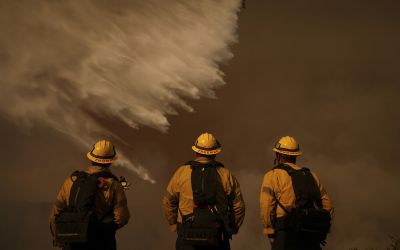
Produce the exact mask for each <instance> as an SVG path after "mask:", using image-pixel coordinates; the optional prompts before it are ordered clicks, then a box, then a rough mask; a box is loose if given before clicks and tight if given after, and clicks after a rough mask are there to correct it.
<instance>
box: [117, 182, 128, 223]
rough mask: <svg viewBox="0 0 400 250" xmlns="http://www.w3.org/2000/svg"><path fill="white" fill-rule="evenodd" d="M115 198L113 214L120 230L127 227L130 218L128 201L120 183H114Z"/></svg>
mask: <svg viewBox="0 0 400 250" xmlns="http://www.w3.org/2000/svg"><path fill="white" fill-rule="evenodd" d="M113 184H114V185H113V186H114V197H113V214H114V221H115V223H116V224H117V227H118V228H121V227H123V226H125V225H126V224H127V223H128V221H129V218H130V214H129V209H128V201H127V199H126V196H125V192H124V188H123V187H122V185H121V183H120V182H119V181H113Z"/></svg>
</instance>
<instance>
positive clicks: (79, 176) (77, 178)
mask: <svg viewBox="0 0 400 250" xmlns="http://www.w3.org/2000/svg"><path fill="white" fill-rule="evenodd" d="M88 176H89V174H88V173H86V172H85V171H75V172H73V173H72V174H71V177H70V178H71V180H72V182H73V184H72V187H71V191H70V193H69V202H68V210H70V211H71V212H72V211H74V209H75V207H74V206H75V200H76V196H77V195H78V190H79V187H80V182H81V181H82V180H83V179H86V178H87V177H88Z"/></svg>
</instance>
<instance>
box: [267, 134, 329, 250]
mask: <svg viewBox="0 0 400 250" xmlns="http://www.w3.org/2000/svg"><path fill="white" fill-rule="evenodd" d="M273 151H275V152H276V158H275V161H274V164H275V167H274V168H273V169H272V170H270V171H268V172H267V173H266V174H265V176H264V180H263V183H262V186H261V194H260V208H261V219H262V223H263V226H264V234H267V235H268V239H269V241H270V243H271V246H272V250H319V249H321V245H324V244H325V238H326V235H327V233H328V231H329V228H330V223H331V217H332V213H333V208H332V204H331V200H330V198H329V196H328V194H327V192H326V191H325V189H324V188H323V187H322V185H321V183H320V181H319V179H318V177H317V175H316V174H315V173H313V172H311V171H310V170H309V169H307V168H301V167H299V166H298V165H296V158H297V156H299V155H301V152H300V147H299V144H298V143H297V142H296V140H295V139H294V138H293V137H289V136H285V137H282V138H281V139H280V140H279V141H278V142H277V143H276V145H275V147H274V148H273Z"/></svg>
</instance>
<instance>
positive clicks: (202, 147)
mask: <svg viewBox="0 0 400 250" xmlns="http://www.w3.org/2000/svg"><path fill="white" fill-rule="evenodd" d="M192 149H193V151H194V152H196V153H199V154H202V155H216V154H218V153H220V152H221V150H222V149H221V144H220V143H219V141H218V140H217V139H216V138H215V137H214V136H213V135H212V134H210V133H207V132H206V133H203V134H201V135H200V136H199V137H198V138H197V140H196V142H195V143H194V145H193V146H192Z"/></svg>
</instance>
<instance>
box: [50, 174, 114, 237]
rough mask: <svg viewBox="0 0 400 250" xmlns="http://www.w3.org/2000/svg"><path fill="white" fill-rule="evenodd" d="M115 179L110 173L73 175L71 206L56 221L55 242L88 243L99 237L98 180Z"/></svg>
mask: <svg viewBox="0 0 400 250" xmlns="http://www.w3.org/2000/svg"><path fill="white" fill-rule="evenodd" d="M99 177H103V178H114V179H116V180H118V179H117V178H116V177H115V176H114V175H113V174H112V173H111V172H110V171H101V172H98V173H95V174H91V175H90V174H88V173H86V172H83V171H75V172H74V173H73V174H72V175H71V180H72V181H73V184H72V187H71V190H70V197H69V204H68V207H67V210H66V211H63V212H61V213H60V214H59V215H58V216H57V217H56V219H55V223H56V232H55V240H56V242H57V243H60V244H64V245H67V244H74V243H87V242H89V241H90V240H91V239H93V238H95V237H96V234H97V236H98V231H99V230H100V229H102V228H101V226H102V225H101V223H99V221H100V218H97V216H96V214H95V212H94V203H95V196H96V194H97V192H98V191H99V186H98V185H99V181H98V178H99Z"/></svg>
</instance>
